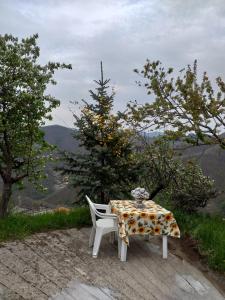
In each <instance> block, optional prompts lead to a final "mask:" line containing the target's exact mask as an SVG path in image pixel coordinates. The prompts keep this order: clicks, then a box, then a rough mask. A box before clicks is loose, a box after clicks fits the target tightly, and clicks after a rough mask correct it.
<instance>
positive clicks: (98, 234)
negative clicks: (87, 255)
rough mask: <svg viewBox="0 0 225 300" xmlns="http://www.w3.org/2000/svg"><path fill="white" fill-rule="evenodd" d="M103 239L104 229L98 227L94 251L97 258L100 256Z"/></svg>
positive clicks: (93, 254)
mask: <svg viewBox="0 0 225 300" xmlns="http://www.w3.org/2000/svg"><path fill="white" fill-rule="evenodd" d="M101 240H102V230H101V229H99V228H96V233H95V241H94V247H93V252H92V256H93V257H95V258H96V257H97V256H98V250H99V247H100V244H101Z"/></svg>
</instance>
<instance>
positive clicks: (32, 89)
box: [0, 34, 71, 216]
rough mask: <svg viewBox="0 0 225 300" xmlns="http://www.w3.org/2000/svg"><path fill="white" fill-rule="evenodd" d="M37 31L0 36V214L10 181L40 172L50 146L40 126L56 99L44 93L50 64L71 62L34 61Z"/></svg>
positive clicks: (50, 75)
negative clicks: (21, 36) (25, 35)
mask: <svg viewBox="0 0 225 300" xmlns="http://www.w3.org/2000/svg"><path fill="white" fill-rule="evenodd" d="M37 38H38V35H37V34H36V35H33V36H31V37H29V38H25V39H22V41H19V40H18V38H15V37H13V36H12V35H4V36H0V175H1V177H2V180H3V193H2V197H1V200H0V216H5V215H6V213H7V206H8V203H9V199H10V196H11V193H12V186H13V185H14V184H17V185H21V183H22V180H23V179H24V178H26V177H28V178H29V180H30V181H31V182H33V183H37V180H38V179H40V178H41V177H42V176H43V173H42V170H43V166H44V164H45V160H46V159H47V155H46V154H45V155H43V153H46V151H47V150H51V147H50V146H49V145H48V144H47V143H46V142H45V141H44V138H43V133H42V131H41V130H40V126H42V125H44V121H45V120H46V119H48V120H50V119H51V115H50V113H51V111H52V109H54V108H56V107H57V106H58V105H59V100H57V99H55V98H54V97H52V96H50V95H47V94H45V90H46V88H47V85H48V84H49V83H50V84H56V81H55V80H54V79H53V75H54V72H55V70H57V69H59V68H71V66H70V65H65V64H60V63H53V62H49V63H48V64H46V65H44V66H41V65H40V64H38V63H37V61H38V58H39V55H40V49H39V47H38V46H37V45H36V40H37Z"/></svg>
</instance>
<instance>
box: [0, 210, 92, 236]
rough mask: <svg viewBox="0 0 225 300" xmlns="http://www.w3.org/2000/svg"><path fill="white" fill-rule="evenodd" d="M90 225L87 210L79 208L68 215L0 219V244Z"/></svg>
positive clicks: (17, 216) (56, 213) (13, 216)
mask: <svg viewBox="0 0 225 300" xmlns="http://www.w3.org/2000/svg"><path fill="white" fill-rule="evenodd" d="M90 224H91V219H90V213H89V208H87V207H79V208H76V209H72V210H71V211H70V212H68V213H63V212H53V213H44V214H40V215H25V214H16V215H10V216H8V217H7V218H4V219H0V242H3V241H6V240H16V239H23V238H25V237H26V236H28V235H30V234H33V233H36V232H44V231H49V230H56V229H65V228H72V227H77V228H80V227H84V226H88V225H90Z"/></svg>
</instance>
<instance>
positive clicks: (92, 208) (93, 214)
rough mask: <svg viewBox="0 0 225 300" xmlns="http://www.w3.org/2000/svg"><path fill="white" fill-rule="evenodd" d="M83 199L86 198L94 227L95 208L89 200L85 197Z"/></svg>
mask: <svg viewBox="0 0 225 300" xmlns="http://www.w3.org/2000/svg"><path fill="white" fill-rule="evenodd" d="M85 197H86V199H87V202H88V204H89V207H90V212H91V220H92V224H93V226H94V227H96V208H95V206H94V204H93V202H92V201H91V199H90V198H89V197H88V196H87V195H86V196H85Z"/></svg>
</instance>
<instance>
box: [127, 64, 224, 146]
mask: <svg viewBox="0 0 225 300" xmlns="http://www.w3.org/2000/svg"><path fill="white" fill-rule="evenodd" d="M135 72H137V73H138V74H139V75H140V76H142V77H143V78H144V86H145V87H146V89H147V93H148V94H149V95H153V97H154V98H153V99H152V100H153V102H152V101H151V102H149V103H146V104H145V105H143V106H139V105H137V103H135V104H129V113H128V115H127V119H128V120H129V119H130V120H132V122H134V120H135V121H136V125H138V126H140V122H141V124H142V126H144V127H148V128H151V129H154V130H155V129H163V130H164V129H167V134H168V135H169V136H170V137H171V138H175V139H177V138H181V137H184V138H185V140H186V141H187V142H189V143H192V144H195V145H198V144H219V145H220V146H221V147H222V148H225V138H224V137H223V136H222V135H221V133H223V132H224V130H225V121H224V120H225V83H224V81H223V80H222V79H221V78H220V77H218V78H216V85H215V86H216V91H214V89H213V87H212V84H211V82H210V80H209V78H208V75H207V73H206V72H204V73H203V76H202V78H201V79H199V77H198V74H197V61H195V62H194V65H193V67H191V66H190V65H189V66H188V67H187V68H185V69H183V70H181V71H180V74H179V76H176V75H174V70H173V68H168V69H166V68H164V67H163V66H162V64H161V62H160V61H153V62H151V61H149V60H147V62H146V64H145V65H144V68H143V70H142V71H138V70H135ZM139 85H142V82H141V81H140V82H139Z"/></svg>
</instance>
